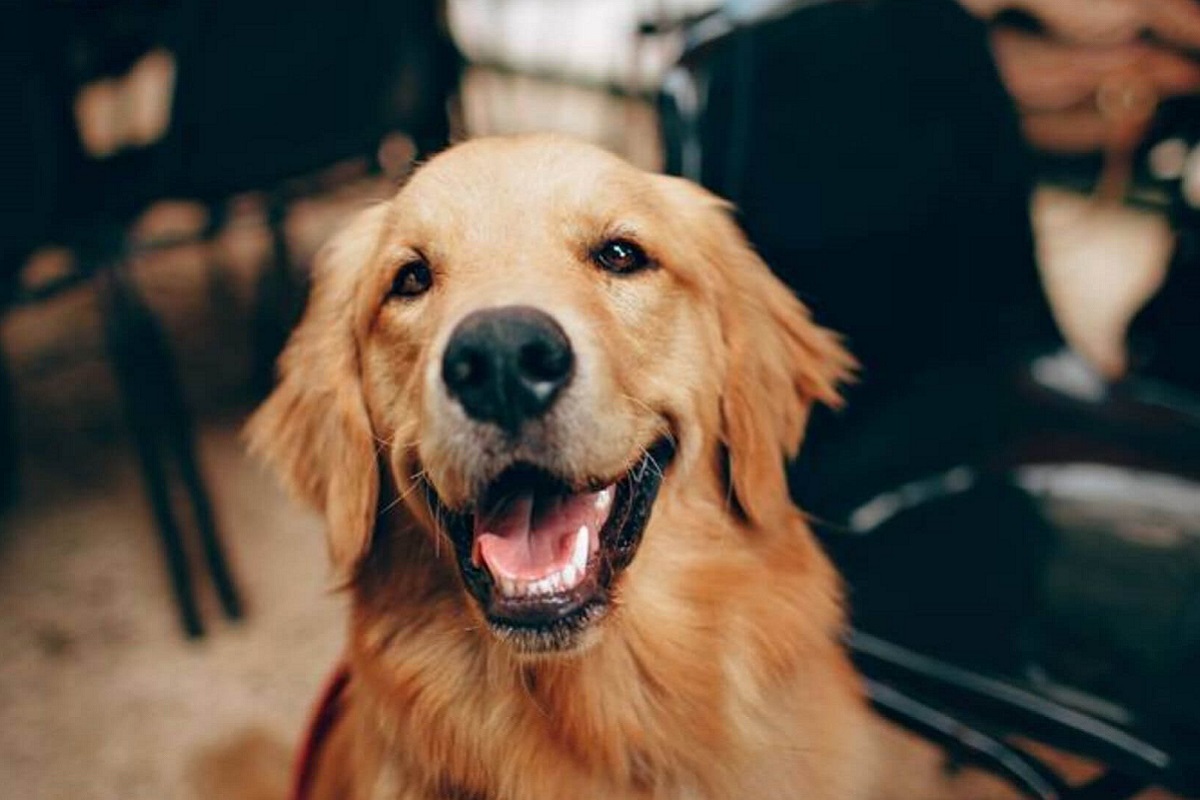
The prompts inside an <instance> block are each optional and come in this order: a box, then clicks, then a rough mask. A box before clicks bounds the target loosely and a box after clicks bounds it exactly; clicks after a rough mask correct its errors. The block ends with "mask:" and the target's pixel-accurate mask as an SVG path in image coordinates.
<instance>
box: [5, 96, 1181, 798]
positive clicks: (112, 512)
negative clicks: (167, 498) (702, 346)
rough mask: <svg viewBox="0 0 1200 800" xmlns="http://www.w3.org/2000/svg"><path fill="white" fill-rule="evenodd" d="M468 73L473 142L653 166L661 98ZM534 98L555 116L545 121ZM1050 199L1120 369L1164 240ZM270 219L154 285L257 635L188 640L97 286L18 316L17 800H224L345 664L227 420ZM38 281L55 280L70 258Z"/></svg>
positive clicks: (272, 501) (1085, 320)
mask: <svg viewBox="0 0 1200 800" xmlns="http://www.w3.org/2000/svg"><path fill="white" fill-rule="evenodd" d="M472 80H474V81H475V82H476V83H475V87H476V88H475V90H474V91H477V92H481V93H482V94H483V96H486V97H491V98H492V101H491V102H476V103H474V104H473V105H471V106H469V108H468V117H469V122H470V126H471V128H472V129H473V130H484V131H493V132H494V131H500V130H514V129H527V128H535V127H561V126H562V125H568V126H570V127H571V128H572V129H573V130H574V131H575V132H576V133H582V134H585V135H591V136H593V137H594V138H597V139H598V140H600V141H602V142H604V143H606V144H608V145H609V146H610V147H613V148H614V149H617V150H619V151H623V152H626V153H627V154H629V155H631V156H632V157H633V158H634V159H635V160H637V161H639V162H640V163H646V164H652V163H653V161H654V159H655V155H654V153H655V145H654V136H653V128H652V118H651V117H649V116H648V115H647V113H646V110H645V109H644V107H634V108H624V107H616V108H614V106H613V102H614V101H613V100H612V98H609V97H607V96H603V95H597V96H590V97H589V96H586V95H584V96H580V95H578V94H577V93H573V92H570V91H567V92H566V93H565V94H564V93H562V91H561V90H555V89H551V90H547V91H549V92H550V94H549V95H544V96H543V99H542V101H541V105H540V106H539V104H538V101H537V100H536V97H535V95H536V93H537V91H538V89H537V87H536V86H529V85H512V84H505V85H495V84H489V83H488V81H489V80H494V79H490V78H488V77H487V76H483V77H479V76H475V77H474V78H473V79H472ZM481 81H482V88H480V85H481V83H480V82H481ZM554 92H558V94H555V93H554ZM506 93H508V94H506ZM519 98H524V99H523V100H522V103H525V105H521V104H520V103H516V100H517V99H519ZM572 98H574V99H572ZM539 107H540V108H542V109H543V110H544V109H547V108H549V109H551V113H549V114H548V115H547V114H545V113H543V114H541V116H539V115H538V114H537V113H533V112H530V111H529V109H533V110H534V111H535V112H536V109H537V108H539ZM565 108H574V109H575V110H576V111H575V113H566V112H565V111H563V109H565ZM522 109H524V110H522ZM522 114H524V116H522ZM614 119H616V120H619V121H621V124H615V123H614ZM556 120H557V122H556ZM587 120H592V121H593V122H592V123H590V127H589V123H587ZM626 123H628V124H626ZM580 128H583V130H581V129H580ZM386 188H387V187H386V185H383V184H380V183H378V182H375V183H367V184H359V185H357V187H356V188H354V189H351V190H347V191H343V192H339V193H337V194H335V195H332V196H331V197H329V198H326V199H324V200H322V201H319V202H314V203H310V204H307V205H306V206H304V207H302V208H301V209H300V210H299V211H298V212H297V214H296V215H295V219H294V224H293V226H292V227H293V231H292V232H293V237H294V239H295V242H296V247H297V250H298V251H299V252H301V253H308V252H311V250H312V248H313V247H315V246H316V244H317V243H318V242H319V241H320V240H321V239H322V238H324V236H325V235H327V232H328V230H329V229H330V227H331V226H332V225H334V224H336V221H337V220H338V219H339V218H341V217H343V216H344V215H345V214H347V213H349V211H350V210H351V209H353V208H354V207H356V206H357V205H360V204H361V203H363V202H365V200H366V199H367V198H369V197H371V196H377V195H378V194H379V193H380V192H382V191H386ZM1038 202H1039V206H1038V212H1039V217H1038V219H1039V226H1040V230H1041V232H1042V233H1043V244H1044V249H1045V252H1046V254H1047V258H1048V260H1049V261H1051V262H1052V264H1051V266H1050V267H1048V268H1047V269H1046V271H1045V276H1046V282H1047V285H1048V287H1049V288H1050V291H1051V294H1052V296H1053V297H1054V298H1055V299H1056V308H1057V311H1058V313H1059V317H1060V319H1061V320H1062V321H1063V324H1064V327H1065V328H1066V329H1067V330H1068V332H1069V334H1070V336H1071V338H1072V340H1073V341H1075V342H1076V343H1077V345H1078V346H1079V348H1080V349H1081V350H1082V351H1083V352H1085V353H1087V354H1089V355H1090V356H1091V357H1092V358H1093V360H1094V361H1095V362H1096V363H1097V364H1098V365H1101V366H1102V367H1103V368H1105V369H1109V370H1113V369H1116V368H1118V367H1119V364H1120V359H1121V354H1120V348H1119V341H1120V336H1121V333H1120V331H1121V329H1122V326H1123V325H1124V324H1125V322H1127V319H1128V317H1129V315H1130V314H1131V313H1132V309H1134V308H1135V307H1136V306H1137V304H1138V303H1139V302H1140V300H1139V298H1141V297H1143V296H1144V295H1145V294H1147V293H1148V292H1149V291H1151V289H1152V287H1153V286H1154V285H1155V283H1156V282H1157V280H1159V278H1160V276H1161V261H1162V254H1163V253H1165V252H1166V250H1167V249H1168V247H1169V240H1168V238H1167V237H1166V234H1165V231H1164V230H1163V229H1162V227H1161V224H1160V223H1158V222H1156V221H1155V220H1153V219H1145V218H1140V217H1130V216H1128V215H1118V216H1117V217H1112V216H1111V215H1109V212H1104V214H1103V215H1101V216H1097V215H1096V214H1094V213H1093V212H1091V211H1089V210H1087V209H1085V208H1084V207H1083V206H1080V205H1079V204H1078V203H1077V202H1076V201H1075V200H1074V199H1072V198H1070V197H1063V196H1056V195H1042V196H1041V197H1040V198H1039V201H1038ZM189 213H190V212H188V211H187V210H186V209H183V210H180V209H174V210H171V209H167V210H166V211H164V212H161V214H160V217H159V218H158V219H157V220H155V221H153V222H152V224H151V225H150V227H155V226H157V227H158V228H159V229H161V228H163V227H170V226H171V225H173V224H183V225H185V226H186V225H188V224H192V222H194V221H189V218H188V214H189ZM257 214H258V212H257V211H256V209H255V207H254V204H253V203H249V204H246V207H245V209H243V212H242V213H241V215H240V216H239V217H238V220H239V221H238V222H237V223H236V224H235V225H234V226H233V228H232V229H231V230H230V231H229V232H228V233H227V235H226V236H224V237H222V239H221V240H220V242H219V244H218V246H217V247H215V248H211V249H202V248H193V249H190V250H185V251H181V252H176V253H173V254H169V257H168V256H163V257H158V258H156V259H155V260H151V261H147V262H146V263H144V264H141V265H140V266H139V273H138V274H139V278H140V280H141V282H142V285H143V286H144V287H145V289H146V292H147V294H148V296H149V297H150V299H151V301H152V302H153V304H154V305H155V306H156V308H158V310H159V311H160V313H161V314H162V316H163V317H164V319H165V321H166V323H167V325H168V327H169V329H170V331H171V334H172V339H173V341H174V343H175V345H176V348H177V350H178V355H179V359H180V362H181V364H182V367H183V372H184V377H185V380H186V383H187V385H188V387H189V395H190V396H191V398H192V400H193V402H194V404H196V405H197V406H198V407H199V408H201V410H202V411H204V412H205V413H204V415H203V416H204V419H205V422H204V424H203V429H202V434H201V437H200V445H201V456H202V460H203V463H204V467H205V471H206V474H207V475H208V479H209V483H210V488H211V490H212V494H213V498H214V500H215V503H216V507H217V509H218V511H219V515H220V521H221V523H222V525H223V527H224V529H225V532H226V538H227V540H228V543H229V546H230V549H231V551H232V558H233V561H234V564H235V567H236V571H237V575H238V578H239V580H240V582H241V585H242V586H243V587H244V590H245V593H246V596H247V598H248V602H249V610H250V614H249V617H248V619H247V620H246V622H245V623H243V624H242V625H239V626H231V625H227V624H220V623H218V624H215V625H214V626H213V628H212V631H211V634H210V635H209V636H208V637H207V638H206V639H204V640H202V641H200V642H186V641H185V640H184V639H183V638H182V636H181V635H180V633H179V630H178V627H177V625H176V621H175V617H174V615H173V607H172V602H171V599H170V597H169V594H168V586H167V582H166V576H165V572H164V570H163V568H162V565H161V563H160V559H159V553H158V549H157V543H156V539H155V535H154V530H153V527H152V524H151V520H150V516H149V512H148V509H147V507H146V503H145V500H144V498H143V495H142V493H141V487H140V485H139V483H138V476H137V472H136V470H135V468H134V463H133V458H132V454H131V452H130V449H129V446H128V442H127V440H126V438H125V436H124V432H123V426H122V424H121V419H120V414H119V406H118V401H117V396H116V392H115V390H114V388H113V385H112V381H111V378H110V376H109V374H108V372H107V369H106V366H105V362H104V359H103V354H102V348H101V345H100V341H99V335H98V331H99V318H98V313H97V310H96V306H95V297H94V294H93V293H92V292H91V291H90V290H88V289H83V290H80V291H78V292H75V293H73V294H72V295H69V296H66V297H63V298H61V299H59V300H56V301H54V302H53V303H49V304H46V305H43V306H40V307H38V308H36V309H31V310H23V311H19V312H16V313H14V314H11V315H9V316H8V317H7V318H6V319H5V320H4V321H3V327H2V329H0V333H2V335H3V343H4V347H5V349H6V351H7V352H8V354H9V356H10V359H11V362H12V364H13V369H14V373H15V378H16V381H17V384H18V399H19V402H20V409H19V410H20V413H21V420H22V434H23V439H24V442H25V450H26V452H25V456H26V461H25V477H26V486H25V489H24V491H23V494H22V498H21V501H20V503H19V504H18V506H17V507H16V508H15V509H13V510H12V511H10V512H7V513H5V514H4V515H3V516H0V800H174V799H175V798H179V799H180V800H191V798H211V797H219V796H221V794H220V792H219V791H217V790H214V789H212V788H204V787H203V786H202V785H201V784H200V783H199V782H198V779H197V772H196V769H195V763H196V760H197V759H198V758H199V757H200V756H201V754H202V753H204V752H205V750H206V749H207V748H208V747H210V746H211V745H214V744H215V745H222V744H228V743H229V742H230V741H231V740H232V738H233V737H234V736H235V735H237V734H238V732H239V731H244V730H246V729H247V728H248V727H253V728H257V729H258V730H260V731H262V732H264V734H265V735H266V738H265V739H262V740H257V741H259V744H258V745H256V747H258V748H259V749H256V750H254V751H253V752H254V753H255V754H256V755H257V754H259V753H261V754H263V756H264V758H266V759H268V760H270V759H276V760H277V759H279V758H286V757H287V753H286V750H287V748H288V747H290V744H291V742H293V741H294V739H295V737H296V735H297V732H298V730H299V726H300V725H301V723H302V720H303V719H304V718H305V715H306V714H307V711H308V707H309V704H310V703H311V702H312V700H313V697H314V694H315V692H316V691H317V688H318V685H319V683H320V681H321V680H322V678H323V676H324V673H325V671H326V670H327V669H328V668H329V666H330V665H331V663H332V662H333V660H334V658H335V656H336V654H337V652H338V649H339V646H340V643H341V639H342V631H343V614H342V602H341V600H340V599H339V598H338V597H336V596H333V595H331V594H330V593H329V592H328V591H327V584H326V579H327V573H326V567H325V563H326V562H325V553H324V549H323V544H322V534H321V530H320V524H319V521H318V520H317V519H315V518H314V517H313V516H312V515H311V514H309V513H307V512H304V511H302V510H300V509H298V508H296V507H294V506H293V505H291V504H290V503H289V502H287V501H286V500H285V499H284V498H283V497H282V495H281V494H280V492H279V491H278V490H277V488H276V486H275V484H274V482H273V481H272V480H271V479H270V478H269V477H268V476H266V475H265V474H264V473H263V472H262V471H261V470H260V469H258V468H257V467H256V466H255V465H253V464H251V463H250V462H249V461H248V460H247V458H246V457H245V455H244V454H243V452H242V449H241V446H240V444H239V442H238V440H237V435H236V432H237V427H238V425H239V423H240V412H232V413H231V412H229V411H228V409H229V408H231V407H233V408H239V407H241V406H239V405H238V404H237V402H236V398H238V397H239V396H240V393H241V391H242V387H243V386H244V383H245V377H246V365H247V362H248V358H247V353H248V341H247V339H246V334H245V331H246V325H245V320H246V313H247V308H248V307H249V302H250V297H251V293H252V285H253V278H254V275H255V273H256V270H257V268H258V267H259V266H260V265H261V263H262V259H263V258H264V256H265V252H266V242H265V239H264V233H263V230H262V227H261V224H260V222H259V217H258V216H257ZM1089 253H1090V255H1089ZM39 269H42V270H46V271H52V270H53V269H55V258H54V257H53V256H50V257H47V258H46V259H45V261H44V262H43V263H42V264H41V265H40V266H39ZM211 606H212V604H211V602H208V610H209V612H210V613H209V614H208V616H209V618H210V619H212V620H216V619H217V616H216V614H215V612H214V611H213V609H212V608H211ZM272 737H273V738H272ZM271 741H274V742H278V743H281V744H275V745H273V744H270V743H269V742H271ZM247 746H249V745H247ZM974 796H982V795H974Z"/></svg>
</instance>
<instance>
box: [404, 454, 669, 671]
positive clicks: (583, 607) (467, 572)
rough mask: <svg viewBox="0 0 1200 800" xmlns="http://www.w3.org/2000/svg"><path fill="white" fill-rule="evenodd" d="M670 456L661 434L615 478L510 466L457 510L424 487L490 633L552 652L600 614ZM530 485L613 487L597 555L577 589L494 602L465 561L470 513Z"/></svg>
mask: <svg viewBox="0 0 1200 800" xmlns="http://www.w3.org/2000/svg"><path fill="white" fill-rule="evenodd" d="M674 455H675V445H674V440H673V439H672V438H671V437H669V436H667V437H663V438H661V439H659V440H658V441H657V442H655V443H654V445H653V446H651V447H650V448H648V449H646V450H644V451H643V455H642V457H641V458H639V459H638V460H637V461H635V462H634V464H633V465H632V466H631V467H630V468H629V469H627V470H626V471H625V473H624V474H623V475H621V476H620V477H619V478H617V479H616V480H601V479H588V480H584V481H578V482H572V481H568V480H565V479H563V478H561V477H558V476H555V475H553V474H551V473H550V472H548V471H546V470H544V469H542V468H540V467H537V466H535V465H531V464H523V463H522V464H516V465H513V466H511V467H509V468H508V469H506V470H505V471H504V472H503V473H502V474H501V475H500V476H499V477H498V478H497V479H496V480H495V481H493V482H492V483H491V484H490V485H489V486H488V488H487V489H486V490H485V491H484V492H483V493H482V494H481V496H480V498H479V501H478V502H477V503H476V504H473V506H472V507H471V508H470V509H468V510H461V511H455V510H452V509H449V508H447V507H446V506H445V505H443V504H442V503H441V501H440V499H439V498H438V497H437V493H436V491H435V490H434V489H433V487H431V486H428V485H427V491H428V493H429V495H430V501H431V503H433V504H435V506H436V507H437V508H438V509H439V510H440V512H441V517H442V519H443V521H444V529H445V532H446V534H447V535H448V537H449V538H450V540H451V542H452V544H453V546H454V550H455V555H456V557H457V561H458V566H459V570H460V572H461V574H462V578H463V582H464V584H465V585H466V588H467V590H468V592H469V593H470V594H471V595H472V597H474V599H475V601H476V602H477V603H479V605H480V608H481V609H482V610H483V613H484V616H486V617H487V619H488V623H489V624H490V625H491V626H492V627H493V629H496V630H497V631H498V632H501V633H503V634H505V635H506V636H510V637H514V636H515V637H519V638H520V639H521V640H522V641H523V642H524V646H526V647H527V648H528V649H536V650H547V649H556V648H558V647H561V646H564V644H565V643H567V642H569V641H571V640H572V638H573V636H574V634H576V633H579V632H580V631H581V630H582V629H583V628H585V627H587V625H588V624H589V623H590V622H591V621H594V620H595V619H598V618H599V617H600V616H602V615H603V613H604V612H605V611H606V609H607V607H608V605H609V602H610V600H611V597H610V594H611V589H612V581H613V578H614V577H615V576H616V575H617V574H618V573H619V572H621V571H622V570H623V569H625V568H626V567H627V566H629V564H630V562H632V561H633V558H634V556H635V555H636V553H637V548H638V545H639V544H640V543H641V538H642V534H643V532H644V531H645V528H646V524H647V523H648V522H649V519H650V513H651V511H652V510H653V506H654V501H655V500H656V498H657V496H658V490H659V488H660V486H661V484H662V480H663V478H664V472H665V470H666V469H667V467H668V465H669V464H670V462H671V460H672V458H673V457H674ZM531 485H532V486H536V487H537V488H538V490H539V491H545V492H548V493H562V494H566V493H569V492H579V491H589V490H590V491H598V490H600V489H603V488H604V487H606V486H613V487H614V490H615V491H614V497H613V506H612V510H611V512H610V513H609V516H608V521H607V522H606V523H605V524H604V527H603V528H602V529H601V531H600V533H599V538H600V550H599V552H598V553H596V554H594V555H593V556H592V562H589V567H588V575H587V577H586V578H585V579H584V581H583V582H582V583H581V584H580V585H579V586H577V587H576V588H575V589H574V590H572V591H571V592H567V593H564V594H561V595H555V596H551V597H545V598H520V599H507V598H505V599H503V600H502V601H501V600H499V599H498V598H497V597H496V595H495V592H494V591H493V589H494V583H493V581H492V576H491V573H490V572H488V570H487V569H486V568H483V567H479V566H476V565H475V563H474V562H473V560H472V557H471V553H472V545H473V540H474V524H473V523H474V512H475V510H476V509H477V508H479V507H483V508H486V507H488V505H489V504H491V503H494V502H496V501H498V500H499V499H500V498H502V497H503V496H505V494H508V493H512V492H513V491H516V490H517V489H518V488H520V489H522V490H528V488H529V487H530V486H531Z"/></svg>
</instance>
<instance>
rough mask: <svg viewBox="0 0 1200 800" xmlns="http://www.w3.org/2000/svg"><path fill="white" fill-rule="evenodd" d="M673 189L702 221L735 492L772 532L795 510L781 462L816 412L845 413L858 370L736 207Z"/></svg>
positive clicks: (699, 234) (678, 185) (696, 191)
mask: <svg viewBox="0 0 1200 800" xmlns="http://www.w3.org/2000/svg"><path fill="white" fill-rule="evenodd" d="M669 180H670V183H671V184H672V191H673V192H675V193H677V194H678V193H683V194H685V195H686V196H688V201H687V202H688V204H689V205H690V206H691V208H692V213H693V214H694V215H695V216H693V218H692V221H691V224H690V226H689V227H691V228H692V229H693V238H694V240H695V241H698V242H699V243H700V246H701V248H702V249H703V251H704V252H703V253H702V254H701V255H702V257H703V258H705V259H706V260H707V261H708V266H709V267H710V269H709V270H708V271H709V273H710V274H711V275H712V276H713V283H712V285H711V286H710V287H709V288H710V290H711V291H712V292H713V293H714V294H713V303H714V304H715V306H716V308H717V313H718V316H719V320H720V326H721V337H722V339H723V342H724V355H725V358H724V367H723V369H724V386H723V390H722V395H721V427H722V430H721V436H722V441H723V442H724V444H725V447H726V448H727V450H728V457H729V465H728V470H729V481H730V483H731V487H730V488H731V489H732V493H733V496H734V498H735V499H736V501H737V503H738V505H739V506H740V508H741V510H742V512H743V513H744V514H745V516H746V517H747V519H748V520H749V521H750V522H751V523H752V524H753V525H755V526H757V527H770V526H773V525H775V524H776V523H778V522H779V518H778V514H779V513H780V512H781V511H783V510H786V509H790V508H791V500H790V497H789V495H788V485H787V475H786V471H785V463H784V462H785V458H792V457H794V456H795V455H796V453H797V452H798V450H799V448H800V442H801V440H802V438H803V436H804V428H805V425H806V424H807V422H808V416H809V411H810V410H811V408H812V405H813V403H824V404H826V405H828V406H833V407H838V406H840V405H841V402H842V398H841V394H840V393H839V386H840V385H841V384H842V383H844V382H846V381H849V380H850V379H852V378H853V376H854V372H855V370H856V368H857V362H856V361H855V360H854V357H853V356H851V355H850V353H849V352H847V351H846V349H845V348H844V347H843V346H842V344H841V339H840V337H839V336H838V335H837V334H835V333H833V332H832V331H830V330H827V329H826V328H822V327H821V326H819V325H817V324H816V323H815V322H813V320H812V315H811V314H810V313H809V310H808V309H807V308H806V307H805V306H804V304H802V303H801V302H800V301H799V300H798V299H797V298H796V296H795V295H794V294H793V293H792V292H791V290H790V289H789V288H788V287H787V286H786V285H785V284H784V283H783V282H782V281H780V280H779V279H778V278H777V277H775V275H774V273H772V272H771V270H770V268H769V267H768V266H767V265H766V264H765V263H764V262H763V260H762V259H761V258H759V256H758V254H757V253H755V252H754V249H753V248H752V247H751V246H750V243H749V242H748V241H747V240H746V237H745V235H744V234H743V233H742V231H741V229H740V228H739V227H738V225H737V223H736V222H735V221H734V219H733V215H732V206H731V205H730V204H729V203H727V202H726V201H724V200H722V199H720V198H719V197H717V196H716V195H713V194H711V193H709V192H707V191H705V190H704V189H701V188H699V187H698V186H696V185H695V184H692V183H690V182H687V181H683V180H680V179H669Z"/></svg>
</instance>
